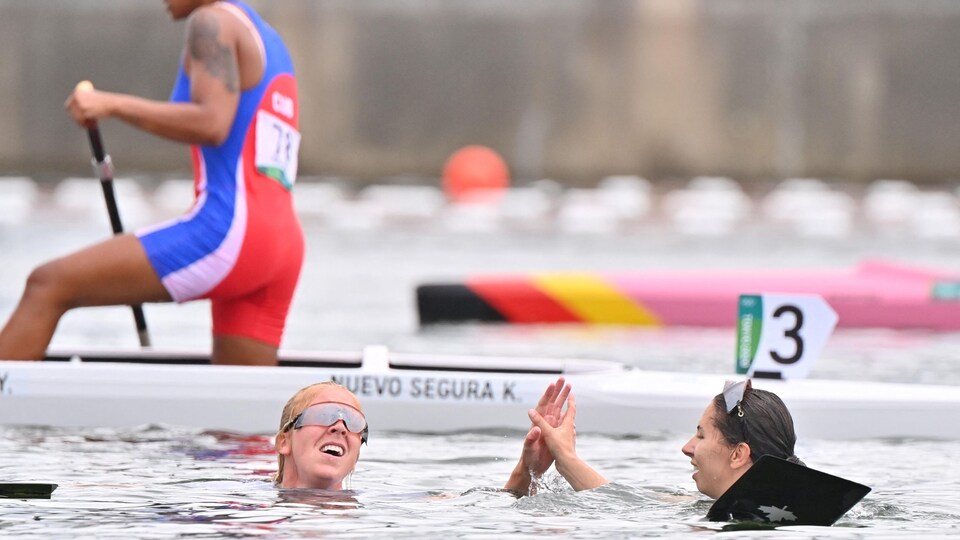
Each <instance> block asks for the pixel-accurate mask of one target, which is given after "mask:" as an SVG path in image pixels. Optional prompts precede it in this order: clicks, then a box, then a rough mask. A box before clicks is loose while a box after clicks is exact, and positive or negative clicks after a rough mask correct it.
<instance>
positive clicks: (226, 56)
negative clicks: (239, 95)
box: [187, 12, 240, 93]
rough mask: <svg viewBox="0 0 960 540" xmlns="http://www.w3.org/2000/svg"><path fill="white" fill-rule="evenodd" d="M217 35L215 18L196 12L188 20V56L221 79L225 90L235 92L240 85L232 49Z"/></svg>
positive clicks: (218, 28)
mask: <svg viewBox="0 0 960 540" xmlns="http://www.w3.org/2000/svg"><path fill="white" fill-rule="evenodd" d="M219 36H220V26H219V24H218V23H217V18H216V17H214V16H212V15H209V14H206V13H202V12H201V13H197V16H196V17H194V18H193V19H192V20H191V21H190V30H189V35H188V36H187V43H188V47H189V50H190V56H191V57H192V58H193V59H194V60H195V61H197V62H200V63H201V64H203V67H204V69H206V70H207V72H208V73H210V74H211V75H213V76H214V77H216V78H218V79H220V80H222V81H223V84H224V85H226V87H227V90H229V91H230V92H231V93H236V92H237V91H238V88H239V87H240V76H239V75H238V73H237V60H236V57H235V56H234V51H233V49H232V48H231V47H229V46H227V45H224V44H223V43H221V42H220V40H219V39H218V38H219Z"/></svg>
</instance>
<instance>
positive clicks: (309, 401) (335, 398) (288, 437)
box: [274, 381, 369, 490]
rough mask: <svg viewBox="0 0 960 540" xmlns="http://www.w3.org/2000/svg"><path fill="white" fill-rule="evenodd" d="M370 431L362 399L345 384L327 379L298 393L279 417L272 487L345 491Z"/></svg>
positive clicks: (288, 402)
mask: <svg viewBox="0 0 960 540" xmlns="http://www.w3.org/2000/svg"><path fill="white" fill-rule="evenodd" d="M368 433H369V428H368V426H367V420H366V418H365V417H364V415H363V409H362V408H361V406H360V400H359V399H357V396H355V395H354V394H353V392H351V391H350V390H348V389H347V388H346V387H345V386H341V385H340V384H337V383H335V382H332V381H326V382H322V383H317V384H312V385H310V386H307V387H305V388H302V389H300V390H299V391H298V392H297V393H296V394H294V395H293V397H291V398H290V400H289V401H287V404H286V405H285V406H284V407H283V412H282V413H281V415H280V427H279V430H278V431H277V436H276V443H275V444H276V448H277V475H276V477H275V478H274V480H275V482H276V484H277V485H278V486H279V487H282V488H315V489H326V490H340V489H344V484H345V482H344V480H345V479H349V477H350V475H351V474H352V473H353V471H354V469H355V468H356V466H357V461H358V460H359V459H360V445H361V444H363V443H365V442H367V435H368ZM346 489H349V485H348V486H347V488H346Z"/></svg>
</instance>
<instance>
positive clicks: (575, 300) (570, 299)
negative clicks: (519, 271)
mask: <svg viewBox="0 0 960 540" xmlns="http://www.w3.org/2000/svg"><path fill="white" fill-rule="evenodd" d="M532 280H533V283H534V284H535V285H536V287H537V288H538V289H540V290H542V291H544V293H545V294H547V295H548V296H549V297H550V298H552V299H554V300H555V301H556V302H558V303H560V304H561V305H563V306H564V307H566V308H567V309H568V310H570V311H571V312H573V313H575V314H576V315H577V317H578V319H579V320H581V321H583V322H587V323H596V324H623V325H645V326H658V325H661V324H662V321H661V320H660V318H659V317H657V315H656V314H654V313H653V312H651V311H650V310H648V309H646V308H645V307H644V306H643V305H642V304H640V303H638V302H637V301H636V300H633V299H631V298H630V297H628V296H626V295H625V294H623V293H622V292H621V291H619V290H618V289H617V288H615V287H614V286H612V285H611V284H610V283H608V282H607V281H605V280H603V279H601V278H600V277H598V276H597V275H594V274H587V273H564V274H534V275H533V276H532Z"/></svg>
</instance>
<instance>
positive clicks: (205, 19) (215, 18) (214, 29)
mask: <svg viewBox="0 0 960 540" xmlns="http://www.w3.org/2000/svg"><path fill="white" fill-rule="evenodd" d="M239 9H240V8H238V7H236V6H235V5H233V4H230V3H228V2H213V3H210V4H204V5H202V6H199V7H198V8H197V9H195V10H193V12H192V13H191V14H190V16H189V17H187V35H188V37H189V36H192V35H198V34H200V35H205V36H210V35H212V36H214V37H216V38H217V39H218V41H230V40H235V39H236V37H237V35H238V31H239V30H241V29H242V28H243V23H242V21H241V20H240V19H239V17H243V16H244V15H243V14H242V13H238V11H239Z"/></svg>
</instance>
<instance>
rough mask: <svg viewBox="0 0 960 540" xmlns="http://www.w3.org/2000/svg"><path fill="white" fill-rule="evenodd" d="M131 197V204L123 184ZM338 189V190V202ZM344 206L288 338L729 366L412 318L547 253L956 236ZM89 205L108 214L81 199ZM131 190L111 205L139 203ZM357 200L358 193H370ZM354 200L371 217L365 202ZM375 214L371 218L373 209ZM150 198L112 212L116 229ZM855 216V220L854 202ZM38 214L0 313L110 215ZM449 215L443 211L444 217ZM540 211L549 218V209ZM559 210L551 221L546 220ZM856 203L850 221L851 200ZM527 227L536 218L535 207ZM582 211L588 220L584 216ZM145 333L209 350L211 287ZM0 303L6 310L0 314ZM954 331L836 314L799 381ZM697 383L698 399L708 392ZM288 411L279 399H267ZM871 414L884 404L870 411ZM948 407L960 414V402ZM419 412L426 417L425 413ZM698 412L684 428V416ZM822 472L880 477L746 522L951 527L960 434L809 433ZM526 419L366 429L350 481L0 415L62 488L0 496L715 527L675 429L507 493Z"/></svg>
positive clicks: (19, 246)
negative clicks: (492, 216) (833, 506)
mask: <svg viewBox="0 0 960 540" xmlns="http://www.w3.org/2000/svg"><path fill="white" fill-rule="evenodd" d="M121 204H122V205H123V201H121ZM339 204H341V205H347V202H346V201H341V203H339ZM351 204H352V206H349V207H348V208H347V209H346V210H344V213H343V215H334V214H333V213H332V212H331V213H328V214H324V215H312V216H307V217H305V221H306V226H307V229H308V230H307V234H308V238H309V246H308V259H307V263H306V268H305V271H304V279H303V281H302V284H301V287H300V290H299V292H298V296H297V299H296V301H295V303H294V306H293V311H292V313H291V320H290V325H289V327H288V330H287V335H286V337H285V347H286V348H289V349H306V350H316V349H332V350H357V349H359V348H360V347H362V346H364V345H368V344H373V343H379V344H385V345H388V346H389V347H391V348H392V349H394V350H397V351H402V352H421V351H430V352H445V353H474V354H511V355H551V356H582V357H591V358H605V359H614V360H619V361H622V362H626V363H629V364H633V365H638V366H642V367H647V368H651V369H667V370H682V371H707V372H715V373H729V372H731V370H732V365H733V346H734V343H733V336H732V331H730V330H712V329H711V330H704V329H689V328H687V329H684V328H673V329H631V328H606V329H597V328H584V327H574V326H566V327H565V326H559V327H544V326H538V327H510V326H478V325H468V326H441V327H436V328H430V329H420V328H419V327H418V325H417V320H416V313H415V311H414V293H413V291H414V287H415V286H416V285H417V284H419V283H426V282H437V281H451V280H456V279H458V278H459V277H462V276H463V275H464V274H466V273H469V272H494V271H496V272H499V271H526V270H551V269H578V270H624V269H627V270H629V269H645V268H651V269H654V268H690V267H712V268H742V267H749V266H759V267H768V268H786V267H796V266H802V267H810V268H814V267H816V268H821V267H842V266H848V265H852V264H855V263H856V262H858V261H860V260H862V259H863V258H866V257H885V258H888V259H894V260H899V261H904V262H911V263H916V264H923V265H930V266H936V267H942V268H960V249H957V248H958V247H960V239H958V238H957V237H955V236H923V235H920V234H916V235H913V234H898V233H896V232H889V231H887V232H884V231H882V230H880V229H878V228H868V227H865V226H864V225H863V224H862V222H854V226H852V227H849V228H848V230H846V231H845V232H842V234H835V235H823V234H813V235H811V234H805V233H803V232H801V231H800V229H789V230H785V229H783V228H782V227H780V226H774V225H771V222H770V221H769V220H766V221H765V220H764V218H763V217H762V216H758V215H757V214H753V215H752V217H749V218H748V219H745V220H742V221H740V222H737V224H736V227H734V228H733V229H731V230H730V231H728V232H724V233H723V234H719V235H715V234H707V233H703V232H700V233H696V232H693V233H691V232H690V231H689V230H684V229H682V228H681V227H680V226H679V225H678V222H677V221H676V220H673V221H671V220H670V219H669V218H668V217H666V216H664V215H652V216H647V217H645V218H643V219H640V220H637V221H636V223H635V225H634V226H632V227H630V228H619V229H615V230H604V229H603V228H604V227H605V225H602V224H601V225H596V224H593V225H589V226H583V227H582V228H581V229H580V230H578V231H571V230H566V231H558V230H556V229H554V228H551V226H550V225H556V223H557V222H556V221H555V220H554V221H550V222H549V223H548V224H547V225H546V226H523V227H519V226H514V227H503V226H491V225H490V222H489V221H488V222H486V225H484V222H483V221H482V217H481V218H479V219H480V220H479V221H477V222H476V223H479V225H478V224H476V223H475V224H474V225H473V226H464V225H463V223H462V222H460V223H459V225H457V224H455V223H454V221H453V218H452V217H451V215H452V214H443V215H440V216H439V217H438V216H437V215H431V216H430V217H428V218H416V219H414V218H411V217H409V216H406V217H404V218H403V219H401V218H397V217H396V216H395V215H394V216H393V217H391V215H389V214H384V212H383V210H382V209H381V210H380V212H381V213H380V214H377V213H376V212H375V211H371V210H370V208H369V207H364V206H362V205H360V204H359V202H352V203H351ZM92 205H93V208H95V209H96V210H97V211H100V210H102V206H98V205H102V203H101V202H99V201H96V199H94V200H93V203H92ZM132 207H133V206H122V208H132ZM364 208H366V210H364ZM364 212H367V214H364ZM371 216H374V217H371ZM156 217H157V216H155V215H145V214H143V215H137V214H125V219H127V221H128V226H134V225H136V224H137V223H138V222H143V223H149V222H151V221H152V220H153V219H155V218H156ZM855 217H856V216H855ZM28 218H29V219H24V220H22V221H19V222H17V223H8V224H3V223H2V222H0V254H2V257H3V260H2V262H3V264H2V265H0V313H3V314H6V313H8V312H9V310H10V309H11V308H12V306H13V304H14V303H15V302H16V300H17V298H18V296H19V293H20V287H21V285H22V282H23V279H24V278H25V277H26V275H27V273H28V272H29V269H30V268H31V267H32V266H33V265H35V264H37V263H38V262H40V261H42V260H45V259H48V258H50V257H53V256H56V255H58V254H61V253H64V252H66V251H69V250H71V249H74V248H76V247H78V246H81V245H84V244H86V243H89V242H93V241H95V240H97V239H99V238H102V237H103V236H104V235H105V231H107V230H109V229H108V226H107V224H106V219H105V217H103V216H100V215H99V214H98V213H97V212H93V213H90V214H82V213H79V211H75V210H71V211H68V210H65V209H64V207H63V204H62V203H59V206H58V204H57V203H55V202H52V196H51V195H44V196H42V197H41V198H40V201H39V202H37V203H36V205H35V206H34V207H32V208H31V210H30V212H29V213H28ZM441 218H442V219H445V221H439V220H440V219H441ZM551 219H552V218H551ZM557 219H559V218H557ZM857 219H860V220H861V221H862V218H857ZM528 225H529V224H528ZM591 227H592V228H591ZM146 313H147V319H148V323H149V325H150V331H151V334H152V337H153V340H154V343H155V344H156V346H158V347H161V348H181V347H188V348H205V347H209V316H208V313H207V307H206V306H205V305H204V304H199V303H198V304H187V305H183V306H175V305H164V306H156V305H148V306H146ZM4 316H5V315H4ZM52 345H53V346H54V347H62V348H69V347H78V346H99V347H112V346H123V347H135V346H136V345H137V340H136V335H135V332H134V326H133V321H132V316H131V315H130V312H129V310H128V309H125V308H103V309H95V310H85V311H77V312H74V313H71V314H69V315H68V316H67V317H66V318H65V319H64V320H63V322H62V324H61V326H60V328H59V331H58V333H57V335H56V337H55V340H54V343H53V344H52ZM957 350H960V334H954V333H932V332H924V331H908V332H894V331H887V330H846V331H839V332H837V333H836V334H835V335H834V336H833V338H831V340H830V341H829V342H828V344H827V347H826V348H825V350H824V353H823V356H822V358H821V359H820V360H819V362H818V363H817V365H816V366H815V367H814V369H813V372H812V373H811V376H812V377H818V378H840V379H869V380H883V381H898V382H916V383H921V382H922V383H930V384H953V385H955V384H960V364H958V361H957V359H956V351H957ZM708 397H709V396H704V403H706V401H707V399H708ZM278 414H279V411H278ZM878 421H882V419H878ZM958 421H960V419H958ZM424 422H429V419H424ZM691 427H692V426H691ZM800 435H801V440H800V442H799V444H798V449H797V454H798V455H799V456H801V458H803V459H804V460H805V461H806V462H807V463H808V464H810V465H811V466H813V467H816V468H818V469H821V470H824V471H826V472H830V473H833V474H837V475H840V476H843V477H846V478H849V479H851V480H854V481H857V482H861V483H864V484H867V485H869V486H871V487H873V488H874V491H873V492H871V493H870V494H869V495H868V496H867V498H866V499H865V500H864V501H863V502H861V503H860V504H858V505H857V506H856V507H854V509H853V510H852V511H851V512H849V513H848V514H847V515H846V516H845V517H844V518H843V519H842V520H841V521H840V523H839V524H838V526H835V527H832V528H829V529H823V528H802V527H801V528H785V529H781V530H779V531H773V532H751V533H742V534H745V535H750V536H769V537H776V538H794V537H797V538H809V537H813V536H816V537H830V538H847V537H855V538H901V537H904V536H906V535H913V534H922V535H924V536H926V537H929V536H934V537H936V536H940V537H943V536H960V525H958V523H960V475H957V474H956V473H955V472H951V471H953V470H954V469H955V464H956V463H957V462H958V461H960V441H920V440H867V441H823V440H811V439H804V438H803V434H802V433H801V434H800ZM521 438H522V433H519V432H486V433H459V434H448V435H422V434H409V433H383V432H374V433H373V434H372V437H371V444H370V446H369V447H365V448H364V449H363V450H362V452H361V461H360V464H359V466H358V469H357V471H356V473H355V474H354V475H353V477H352V478H351V480H350V485H351V487H352V491H351V492H350V493H348V494H324V493H313V492H298V491H278V490H276V489H274V488H273V487H272V485H271V484H270V482H269V481H268V478H269V476H270V474H271V473H272V472H273V470H275V462H274V457H273V453H272V449H271V441H270V440H269V438H268V437H239V436H234V435H230V434H222V433H206V432H203V431H199V430H193V429H185V428H182V427H176V426H144V427H142V428H139V429H133V430H116V429H97V430H90V429H87V430H65V429H52V428H42V427H37V428H6V427H3V428H0V479H2V481H4V482H18V481H20V482H28V481H32V482H52V483H57V484H59V485H60V487H59V489H58V490H57V491H56V492H54V496H53V498H52V499H51V500H33V501H16V500H3V501H0V534H4V535H6V536H10V537H18V538H22V537H28V538H29V537H38V538H39V537H42V538H49V537H64V538H67V537H70V538H73V537H96V538H131V537H137V538H171V537H178V538H179V537H196V538H205V537H237V538H247V537H270V538H310V537H320V536H323V537H331V536H333V537H371V536H374V535H379V536H390V537H414V536H416V537H423V536H428V537H448V536H459V537H478V536H485V537H486V536H493V535H505V534H509V535H515V536H563V537H590V538H593V537H597V536H602V537H646V536H652V537H663V536H666V537H687V536H695V535H698V536H700V537H712V536H713V535H714V534H716V526H715V525H711V524H708V523H703V522H700V521H699V519H700V517H701V516H703V515H704V514H705V512H706V510H707V508H708V507H709V504H710V502H709V501H708V500H707V499H705V498H704V497H702V496H700V495H699V494H698V493H697V492H696V489H695V486H694V485H693V482H692V480H691V479H690V474H691V470H690V466H689V462H688V460H687V458H685V457H684V456H683V455H682V454H681V453H680V451H679V449H680V447H681V446H682V444H683V443H684V442H685V440H684V439H680V438H652V437H651V438H629V439H615V438H608V437H599V436H591V435H584V436H581V437H580V438H579V439H578V449H579V451H580V453H581V455H582V456H583V457H584V458H585V459H587V460H588V461H590V462H591V463H592V464H594V465H595V466H596V467H597V468H598V470H600V471H601V472H603V473H604V474H605V475H606V476H607V477H608V478H610V479H611V480H613V483H612V484H611V485H609V486H607V487H604V488H601V489H598V490H595V491H592V492H586V493H573V492H571V491H570V490H569V488H568V487H566V485H565V483H564V482H563V481H562V480H561V479H559V478H558V477H556V475H555V473H552V472H551V473H548V477H547V478H546V484H547V490H546V491H545V492H542V493H541V494H540V495H538V496H536V497H530V498H523V499H519V500H517V499H515V498H513V497H512V496H510V495H508V494H505V493H502V492H499V491H497V490H496V488H498V487H499V486H501V485H502V484H503V482H504V481H505V479H506V478H507V475H508V474H509V472H510V470H511V469H512V467H513V465H514V463H515V460H516V457H517V455H518V452H519V449H520V445H521Z"/></svg>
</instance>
